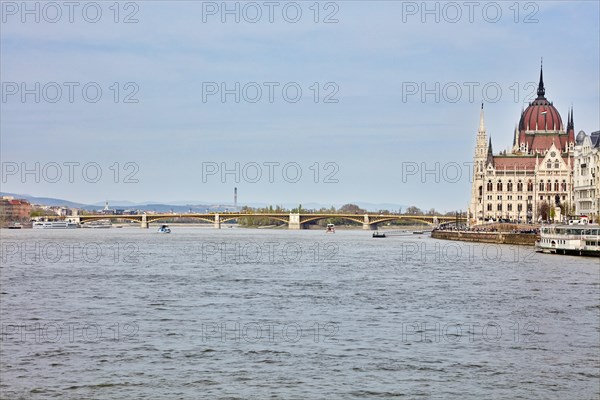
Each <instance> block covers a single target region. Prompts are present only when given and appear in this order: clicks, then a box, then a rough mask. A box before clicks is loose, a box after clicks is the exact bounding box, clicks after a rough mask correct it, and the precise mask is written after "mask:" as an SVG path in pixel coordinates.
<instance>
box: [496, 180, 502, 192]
mask: <svg viewBox="0 0 600 400" xmlns="http://www.w3.org/2000/svg"><path fill="white" fill-rule="evenodd" d="M496 190H497V191H499V192H501V191H502V181H498V184H497V185H496Z"/></svg>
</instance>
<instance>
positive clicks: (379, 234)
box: [373, 231, 385, 238]
mask: <svg viewBox="0 0 600 400" xmlns="http://www.w3.org/2000/svg"><path fill="white" fill-rule="evenodd" d="M373 237H374V238H384V237H385V233H384V232H379V231H377V232H373Z"/></svg>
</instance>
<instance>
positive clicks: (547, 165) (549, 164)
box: [546, 161, 552, 169]
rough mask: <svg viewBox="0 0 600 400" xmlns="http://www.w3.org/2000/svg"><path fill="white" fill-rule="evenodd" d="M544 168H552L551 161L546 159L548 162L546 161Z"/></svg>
mask: <svg viewBox="0 0 600 400" xmlns="http://www.w3.org/2000/svg"><path fill="white" fill-rule="evenodd" d="M546 168H547V169H550V168H552V161H548V162H547V163H546Z"/></svg>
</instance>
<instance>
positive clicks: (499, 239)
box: [431, 230, 539, 246]
mask: <svg viewBox="0 0 600 400" xmlns="http://www.w3.org/2000/svg"><path fill="white" fill-rule="evenodd" d="M431 237H432V238H434V239H444V240H460V241H463V242H478V243H495V244H513V245H523V246H532V245H534V244H535V241H536V240H538V239H539V235H537V234H534V233H511V232H475V231H444V230H434V231H433V232H431Z"/></svg>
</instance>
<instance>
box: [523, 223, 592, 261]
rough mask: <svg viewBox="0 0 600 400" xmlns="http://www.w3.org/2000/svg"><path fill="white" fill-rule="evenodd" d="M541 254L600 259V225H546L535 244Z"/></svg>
mask: <svg viewBox="0 0 600 400" xmlns="http://www.w3.org/2000/svg"><path fill="white" fill-rule="evenodd" d="M535 247H536V251H537V252H539V253H550V254H571V255H578V256H593V257H600V225H592V224H583V225H545V226H542V227H541V228H540V240H538V241H537V242H536V244H535Z"/></svg>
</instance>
